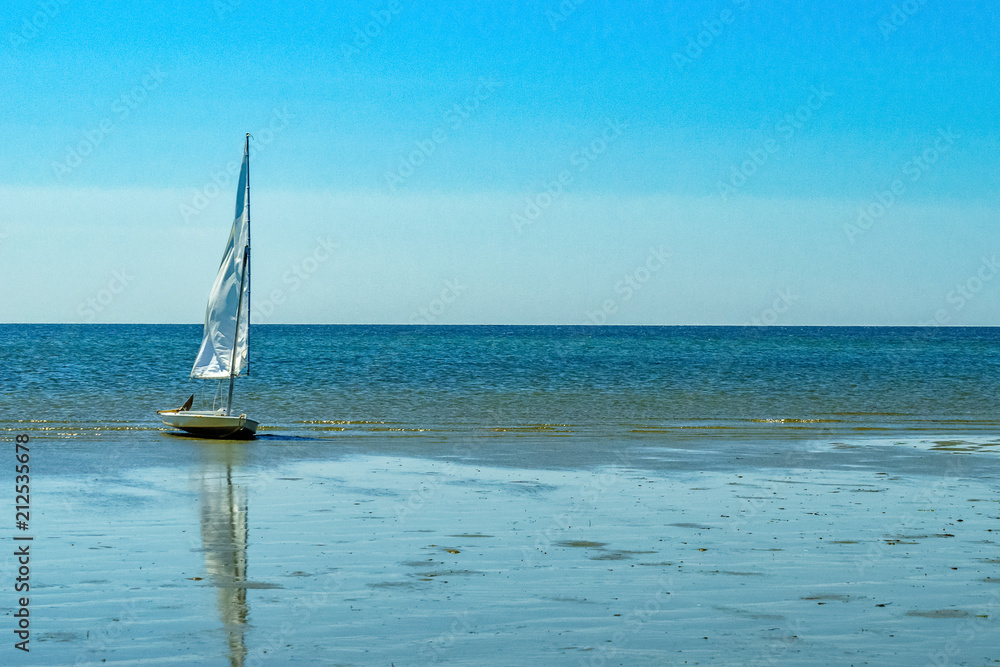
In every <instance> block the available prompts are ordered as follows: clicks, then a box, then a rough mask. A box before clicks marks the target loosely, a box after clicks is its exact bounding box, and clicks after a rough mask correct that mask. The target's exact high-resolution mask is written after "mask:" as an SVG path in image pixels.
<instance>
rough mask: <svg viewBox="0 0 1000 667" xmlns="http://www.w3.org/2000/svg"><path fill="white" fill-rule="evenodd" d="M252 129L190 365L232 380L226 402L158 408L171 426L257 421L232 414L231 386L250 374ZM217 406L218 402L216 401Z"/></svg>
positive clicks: (245, 434) (206, 429) (214, 430)
mask: <svg viewBox="0 0 1000 667" xmlns="http://www.w3.org/2000/svg"><path fill="white" fill-rule="evenodd" d="M249 325H250V134H249V133H248V134H247V138H246V144H245V146H244V148H243V166H242V167H241V168H240V179H239V185H238V186H237V188H236V214H235V217H234V218H233V228H232V230H231V231H230V232H229V241H228V243H227V244H226V251H225V253H223V255H222V263H221V265H220V266H219V273H218V275H216V277H215V283H214V284H213V285H212V291H211V293H210V294H209V297H208V307H207V308H206V311H205V330H204V333H203V334H202V340H201V348H199V350H198V356H197V357H196V358H195V362H194V366H193V367H192V368H191V377H193V378H206V379H217V380H219V381H220V388H221V386H222V382H223V381H225V380H226V379H228V380H229V393H228V396H227V398H226V402H225V406H224V407H221V408H218V409H212V410H200V411H199V410H191V405H192V403H193V398H194V397H192V398H190V399H188V401H187V402H186V403H185V404H184V405H183V406H181V407H179V408H174V409H172V410H158V411H157V414H159V415H160V418H161V419H162V420H163V423H164V424H166V425H167V426H173V427H174V428H179V429H181V430H183V431H187V432H188V433H191V434H193V435H197V436H201V437H205V438H233V439H237V438H239V439H247V438H253V437H254V436H255V434H256V433H257V426H258V423H257V422H256V421H254V420H253V419H250V418H249V417H247V416H246V414H234V412H233V409H232V406H233V386H234V385H235V383H236V378H237V377H238V376H239V375H241V374H244V375H249V374H250V355H249V347H248V342H249V336H248V334H249V329H250V326H249ZM213 408H214V404H213Z"/></svg>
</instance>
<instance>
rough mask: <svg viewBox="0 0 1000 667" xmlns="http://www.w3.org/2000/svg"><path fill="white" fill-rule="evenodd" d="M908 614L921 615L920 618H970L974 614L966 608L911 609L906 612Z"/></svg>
mask: <svg viewBox="0 0 1000 667" xmlns="http://www.w3.org/2000/svg"><path fill="white" fill-rule="evenodd" d="M906 615H907V616H919V617H920V618H968V617H969V616H971V615H972V614H970V613H969V612H967V611H965V610H964V609H932V610H929V611H919V610H916V609H911V610H910V611H908V612H906Z"/></svg>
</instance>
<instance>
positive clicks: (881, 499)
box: [0, 324, 1000, 666]
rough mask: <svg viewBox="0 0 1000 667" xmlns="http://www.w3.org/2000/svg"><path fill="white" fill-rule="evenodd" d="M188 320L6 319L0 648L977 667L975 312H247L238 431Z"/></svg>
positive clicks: (995, 464)
mask: <svg viewBox="0 0 1000 667" xmlns="http://www.w3.org/2000/svg"><path fill="white" fill-rule="evenodd" d="M200 337H201V327H200V326H194V325H23V324H8V325H0V440H3V441H5V443H6V445H5V448H4V451H5V452H6V454H5V457H6V458H5V460H6V461H7V464H3V463H2V460H0V486H2V487H6V488H7V489H8V490H7V491H6V492H4V494H3V495H2V496H0V502H3V503H4V506H5V507H6V508H7V511H8V513H9V517H8V522H7V524H6V526H5V528H4V529H3V530H2V531H0V546H3V552H4V553H7V554H8V555H7V556H0V637H2V636H6V637H7V639H6V640H5V641H4V642H0V664H11V665H15V664H16V665H20V664H25V665H28V664H31V665H40V664H44V665H69V664H74V665H76V664H79V665H107V664H121V665H135V664H142V665H161V664H162V665H172V664H206V665H230V666H233V665H246V666H249V665H261V664H279V665H280V664H324V665H327V664H345V665H346V664H352V665H392V664H395V665H424V664H453V665H508V664H526V665H528V664H532V665H533V664H538V665H612V664H614V665H619V664H622V665H639V664H644V665H663V664H727V665H728V664H734V665H743V664H768V665H770V664H789V665H806V664H811V665H825V664H864V663H868V664H969V665H981V664H993V662H994V661H998V660H1000V652H998V651H997V649H996V640H995V638H996V637H997V636H998V634H1000V586H998V585H997V584H998V583H1000V559H998V558H997V548H998V545H1000V537H998V535H1000V488H998V487H997V484H996V479H997V476H998V475H1000V458H998V454H1000V416H998V415H1000V412H998V407H1000V389H998V382H997V381H998V378H1000V329H993V328H941V329H936V328H866V327H847V328H839V327H817V328H808V327H802V328H800V327H790V328H782V327H588V326H574V327H558V326H546V327H533V326H441V327H438V326H305V325H303V326H280V325H261V326H253V327H252V329H251V374H250V376H249V377H242V378H238V379H237V381H236V388H235V400H234V404H235V408H236V409H237V410H238V411H240V412H245V413H247V414H248V415H249V416H251V417H253V418H255V419H257V420H258V421H259V422H260V423H261V427H260V429H259V431H258V437H257V438H256V439H255V440H253V441H248V442H238V443H226V442H218V441H209V440H203V439H199V438H194V437H189V436H184V435H178V434H175V433H172V432H171V430H170V429H169V428H168V427H166V426H164V425H162V424H161V423H160V422H159V420H158V419H157V415H156V410H158V409H164V408H170V407H176V406H179V405H181V404H182V403H183V402H184V401H185V400H186V399H187V397H188V396H189V395H191V394H194V395H195V407H196V408H207V407H211V405H212V401H213V398H214V396H215V393H216V391H217V389H218V387H217V383H215V382H211V381H196V380H191V379H189V378H188V374H189V372H190V368H191V364H192V363H193V361H194V356H195V353H196V352H197V348H198V345H199V343H200ZM227 389H228V387H227V386H226V384H223V386H222V389H221V391H222V393H225V392H226V390H227ZM16 435H20V436H22V439H23V436H28V438H29V443H28V447H29V452H28V454H27V457H28V458H30V461H29V464H30V487H31V488H30V521H27V522H25V525H24V526H23V527H22V526H17V527H15V521H14V518H15V517H14V510H15V504H17V503H21V502H24V501H22V500H17V501H15V495H14V482H15V470H14V466H15V463H16V461H15V459H14V455H15V451H14V439H15V436H16ZM4 465H6V466H7V468H6V469H7V472H6V473H4V472H3V470H4V468H3V466H4ZM29 536H30V537H31V538H32V539H31V540H30V545H31V546H30V549H31V559H30V565H29V567H30V584H31V589H30V591H29V593H30V603H29V607H30V619H31V620H30V631H31V635H30V637H31V638H30V642H31V643H30V648H31V652H30V653H25V652H23V651H21V650H20V649H17V648H15V647H14V642H15V640H16V639H17V637H16V636H15V634H14V632H13V631H14V630H15V629H16V628H17V624H18V622H19V621H18V620H17V618H16V617H15V616H14V613H15V611H17V610H18V608H19V605H20V604H21V603H20V595H21V593H15V591H14V590H13V582H14V581H15V576H17V573H18V571H19V570H18V569H17V568H19V567H20V565H18V563H17V562H16V561H15V559H14V557H13V556H11V555H10V554H13V553H14V546H15V544H16V545H23V544H26V543H29V541H27V540H20V541H17V542H14V541H13V540H14V538H24V537H29ZM22 627H23V626H22Z"/></svg>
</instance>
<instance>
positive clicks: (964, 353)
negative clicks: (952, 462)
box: [0, 325, 1000, 437]
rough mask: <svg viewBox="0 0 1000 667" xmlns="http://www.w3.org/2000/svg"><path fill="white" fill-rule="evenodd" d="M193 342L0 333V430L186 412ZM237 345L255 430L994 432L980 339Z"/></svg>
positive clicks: (171, 332)
mask: <svg viewBox="0 0 1000 667" xmlns="http://www.w3.org/2000/svg"><path fill="white" fill-rule="evenodd" d="M199 337H200V327H199V326H193V325H190V326H187V325H0V355H2V356H0V358H2V363H0V373H2V375H0V378H2V382H0V385H2V390H0V391H2V393H0V401H2V411H3V414H2V421H0V424H2V427H6V428H15V426H14V424H17V426H16V428H49V429H51V428H53V427H59V428H60V429H62V430H63V431H65V433H66V434H67V437H70V436H73V437H85V436H86V434H88V433H91V432H94V431H103V430H105V429H107V428H125V427H127V428H129V429H134V430H137V431H143V430H153V431H155V430H158V429H159V428H160V426H159V424H158V421H157V419H156V415H155V410H157V409H164V408H167V407H175V406H176V405H180V404H181V403H182V402H183V401H184V400H185V399H186V398H187V396H188V395H189V394H192V393H193V394H195V395H196V404H195V406H196V409H197V408H198V407H209V406H210V405H211V403H212V400H213V394H214V392H215V390H216V388H217V385H216V383H215V382H211V381H196V380H191V379H189V378H188V373H189V372H190V366H191V363H192V360H193V358H194V354H195V352H196V350H197V347H198V344H199ZM251 341H252V343H251V345H252V348H251V374H250V376H249V377H246V378H239V379H238V380H237V386H236V399H235V407H236V408H237V409H239V410H241V411H245V412H246V413H247V414H249V415H250V416H252V417H254V418H256V419H258V421H260V422H261V424H262V428H261V433H262V434H270V435H321V434H323V433H330V432H331V431H330V429H331V428H343V429H345V430H350V431H357V430H361V431H364V430H365V429H371V428H380V427H384V428H396V429H401V431H400V432H414V431H417V430H419V429H427V430H433V431H438V432H441V431H461V430H469V429H473V430H475V429H504V428H508V429H509V428H525V427H531V426H538V427H541V426H543V425H560V426H561V427H563V428H566V429H570V430H571V431H572V432H576V433H580V434H599V435H608V436H616V435H622V434H628V433H632V432H636V431H639V430H642V429H660V430H664V431H669V432H670V433H686V432H689V431H698V432H706V433H707V432H708V431H710V430H711V429H713V428H715V429H721V428H725V429H728V430H730V431H733V430H735V431H736V432H737V435H755V434H762V433H769V434H777V433H792V432H794V429H795V427H800V428H806V429H809V430H813V431H815V430H817V429H820V430H823V429H825V430H836V431H838V432H839V431H843V432H847V433H850V432H854V433H862V432H865V430H867V431H868V432H877V431H883V432H885V433H890V434H895V433H897V432H901V431H902V432H914V431H919V430H921V429H939V428H947V429H949V430H958V431H962V432H975V431H980V430H984V429H985V430H990V429H994V428H996V426H997V425H998V424H1000V391H998V389H997V388H998V386H1000V383H998V380H1000V329H992V328H941V329H930V328H869V327H847V328H841V327H816V328H812V327H788V328H786V327H774V328H761V327H587V326H573V327H560V326H550V327H533V326H520V327H512V326H447V327H445V326H440V327H439V326H305V325H303V326H281V325H257V326H254V327H253V328H252V333H251ZM32 425H34V426H32ZM776 425H777V427H776Z"/></svg>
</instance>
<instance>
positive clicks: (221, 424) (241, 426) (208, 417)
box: [159, 410, 259, 440]
mask: <svg viewBox="0 0 1000 667" xmlns="http://www.w3.org/2000/svg"><path fill="white" fill-rule="evenodd" d="M159 414H160V418H161V419H162V420H163V423H164V424H166V425H167V426H173V427H174V428H179V429H181V430H182V431H186V432H188V433H190V434H191V435H196V436H198V437H201V438H224V439H227V440H249V439H250V438H253V437H254V436H256V434H257V426H259V424H258V423H257V422H256V421H254V420H253V419H250V418H248V417H247V416H246V415H239V416H237V415H227V414H225V413H224V412H222V411H218V412H198V411H192V410H161V411H160V413H159Z"/></svg>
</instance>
